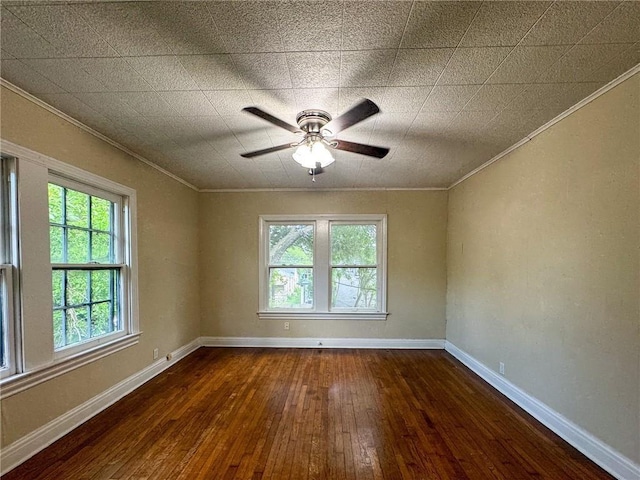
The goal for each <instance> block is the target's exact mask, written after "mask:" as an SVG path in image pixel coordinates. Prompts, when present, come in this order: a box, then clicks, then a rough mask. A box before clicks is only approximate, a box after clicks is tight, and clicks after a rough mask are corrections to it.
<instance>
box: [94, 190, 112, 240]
mask: <svg viewBox="0 0 640 480" xmlns="http://www.w3.org/2000/svg"><path fill="white" fill-rule="evenodd" d="M91 228H92V229H94V230H104V231H106V232H108V231H110V230H111V202H110V201H108V200H103V199H102V198H98V197H91Z"/></svg>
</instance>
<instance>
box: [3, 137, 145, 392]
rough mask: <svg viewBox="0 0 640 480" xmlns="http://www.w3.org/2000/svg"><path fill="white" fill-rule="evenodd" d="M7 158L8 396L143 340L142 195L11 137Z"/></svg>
mask: <svg viewBox="0 0 640 480" xmlns="http://www.w3.org/2000/svg"><path fill="white" fill-rule="evenodd" d="M2 154H3V155H2V172H1V173H2V175H1V176H0V180H1V181H0V217H1V218H0V219H1V220H2V223H1V226H2V227H1V228H0V333H1V334H2V342H0V361H1V366H0V373H1V375H2V378H1V379H0V386H1V388H0V398H6V397H9V396H11V395H15V394H16V393H18V392H21V391H24V390H25V389H27V388H31V387H32V386H34V385H38V384H39V383H42V382H45V381H47V380H49V379H51V378H55V377H57V376H59V375H63V374H65V373H66V372H70V371H72V370H74V369H76V368H78V367H81V366H82V365H86V364H88V363H91V362H94V361H96V360H98V359H100V358H104V357H106V356H108V355H111V354H113V353H115V352H118V351H121V350H123V349H125V348H128V347H130V346H132V345H135V344H137V343H138V342H139V339H140V330H139V320H138V301H137V260H136V259H137V242H136V191H135V190H134V189H132V188H129V187H127V186H124V185H121V184H118V183H116V182H114V181H112V180H109V179H106V178H103V177H101V176H98V175H95V174H93V173H91V172H87V171H85V170H83V169H80V168H77V167H74V166H72V165H69V164H66V163H63V162H60V161H59V160H56V159H55V158H51V157H47V156H45V155H42V154H39V153H37V152H34V151H32V150H29V149H27V148H24V147H22V146H20V145H16V144H13V143H11V142H9V141H4V140H3V143H2ZM5 157H6V158H5ZM18 193H19V194H18ZM18 226H19V227H20V228H18Z"/></svg>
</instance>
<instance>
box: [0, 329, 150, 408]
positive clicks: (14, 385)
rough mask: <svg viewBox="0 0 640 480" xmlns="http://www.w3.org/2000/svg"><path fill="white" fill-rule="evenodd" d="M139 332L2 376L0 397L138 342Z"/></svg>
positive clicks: (22, 389) (2, 397)
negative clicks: (5, 376) (33, 367)
mask: <svg viewBox="0 0 640 480" xmlns="http://www.w3.org/2000/svg"><path fill="white" fill-rule="evenodd" d="M141 334H142V332H138V333H133V334H130V335H127V336H125V337H120V338H118V339H116V340H113V341H111V342H109V343H105V344H103V345H99V346H96V347H94V348H91V349H89V350H85V351H83V352H80V353H77V354H74V355H70V356H68V357H64V358H61V359H59V360H56V361H55V362H54V363H52V364H49V365H46V366H44V367H38V368H36V369H34V370H31V371H29V372H25V373H18V374H15V375H12V376H10V377H7V378H3V379H2V381H0V399H4V398H7V397H10V396H12V395H15V394H17V393H20V392H23V391H25V390H28V389H29V388H32V387H34V386H36V385H39V384H41V383H43V382H46V381H48V380H51V379H52V378H55V377H58V376H60V375H63V374H65V373H67V372H70V371H72V370H75V369H76V368H79V367H82V366H83V365H87V364H89V363H91V362H95V361H96V360H99V359H101V358H104V357H106V356H108V355H111V354H112V353H115V352H118V351H120V350H123V349H125V348H128V347H131V346H133V345H135V344H137V343H138V342H139V340H140V335H141Z"/></svg>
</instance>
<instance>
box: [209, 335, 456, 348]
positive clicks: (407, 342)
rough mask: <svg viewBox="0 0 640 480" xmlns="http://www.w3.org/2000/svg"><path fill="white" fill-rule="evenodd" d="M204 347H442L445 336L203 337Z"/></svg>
mask: <svg viewBox="0 0 640 480" xmlns="http://www.w3.org/2000/svg"><path fill="white" fill-rule="evenodd" d="M200 341H201V344H202V346H203V347H268V348H390V349H423V350H434V349H435V350H442V349H444V343H445V341H444V339H410V338H325V337H317V338H298V337H200Z"/></svg>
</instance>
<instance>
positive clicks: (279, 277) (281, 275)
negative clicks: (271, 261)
mask: <svg viewBox="0 0 640 480" xmlns="http://www.w3.org/2000/svg"><path fill="white" fill-rule="evenodd" d="M269 307H271V308H313V269H312V268H271V269H269Z"/></svg>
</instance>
